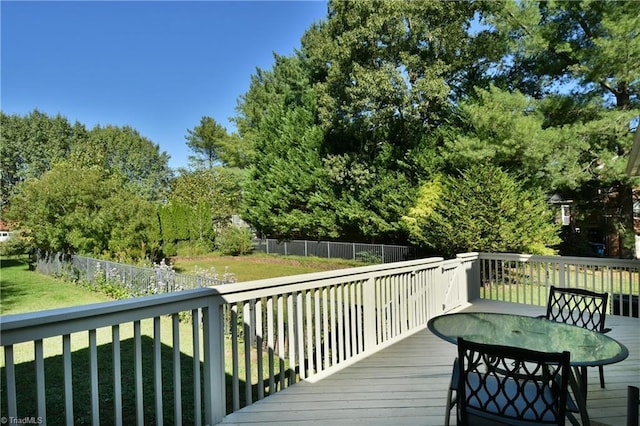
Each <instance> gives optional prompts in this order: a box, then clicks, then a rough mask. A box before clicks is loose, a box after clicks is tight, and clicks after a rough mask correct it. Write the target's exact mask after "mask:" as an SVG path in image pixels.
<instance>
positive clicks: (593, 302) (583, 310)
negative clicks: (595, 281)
mask: <svg viewBox="0 0 640 426" xmlns="http://www.w3.org/2000/svg"><path fill="white" fill-rule="evenodd" d="M608 300H609V294H608V293H596V292H594V291H589V290H583V289H577V288H558V287H554V286H551V289H550V291H549V300H548V301H547V314H546V315H545V318H547V319H549V320H553V321H558V322H564V323H567V324H573V325H577V326H579V327H583V328H586V329H589V330H592V331H597V332H600V333H602V332H604V331H605V327H604V322H605V319H606V315H607V306H608V305H607V303H608Z"/></svg>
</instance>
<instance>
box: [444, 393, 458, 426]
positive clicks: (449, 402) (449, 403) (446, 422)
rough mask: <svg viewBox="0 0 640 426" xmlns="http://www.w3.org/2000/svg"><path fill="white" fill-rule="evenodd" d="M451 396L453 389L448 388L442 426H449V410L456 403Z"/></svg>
mask: <svg viewBox="0 0 640 426" xmlns="http://www.w3.org/2000/svg"><path fill="white" fill-rule="evenodd" d="M452 394H453V389H451V388H449V391H448V392H447V405H446V406H445V409H446V410H447V411H446V412H445V413H444V426H449V421H450V419H451V409H452V408H453V406H454V405H455V404H456V401H455V400H453V398H452Z"/></svg>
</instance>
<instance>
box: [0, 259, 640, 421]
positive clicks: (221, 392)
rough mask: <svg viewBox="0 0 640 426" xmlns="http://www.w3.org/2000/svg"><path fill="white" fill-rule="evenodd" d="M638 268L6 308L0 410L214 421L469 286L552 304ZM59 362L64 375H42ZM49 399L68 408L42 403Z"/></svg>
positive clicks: (399, 274) (338, 279)
mask: <svg viewBox="0 0 640 426" xmlns="http://www.w3.org/2000/svg"><path fill="white" fill-rule="evenodd" d="M639 267H640V262H638V261H618V260H606V259H584V258H580V259H578V258H557V257H535V256H523V255H494V254H474V253H472V254H465V255H460V256H458V258H456V259H452V260H443V259H441V258H431V259H421V260H416V261H409V262H398V263H392V264H384V265H376V266H368V267H361V268H351V269H344V270H339V271H328V272H322V273H314V274H305V275H298V276H293V277H285V278H277V279H269V280H260V281H252V282H245V283H237V284H228V285H222V286H216V287H213V288H203V289H196V290H187V291H183V292H178V293H171V294H163V295H157V296H149V297H143V298H137V299H130V300H126V301H117V302H109V303H101V304H95V305H86V306H77V307H73V308H67V309H56V310H50V311H42V312H34V313H28V314H20V315H8V316H4V317H0V344H1V345H2V346H3V348H4V377H3V378H2V379H3V380H2V381H3V386H6V390H3V394H2V398H3V399H2V401H0V407H1V410H2V412H1V413H0V414H1V415H2V416H5V417H7V418H8V419H21V418H25V417H40V418H41V419H42V420H43V421H45V422H46V421H49V423H52V424H53V423H55V424H58V423H66V424H69V425H72V424H76V423H79V422H86V423H92V424H99V423H100V422H103V423H105V422H106V423H115V424H129V423H134V422H136V423H137V424H149V423H156V424H163V423H174V424H181V423H182V421H183V420H184V421H185V423H189V424H191V423H193V424H203V423H204V424H215V423H218V422H220V421H221V420H222V418H223V417H224V416H225V414H226V413H229V412H232V411H236V410H238V409H239V408H242V407H243V406H246V405H249V404H251V403H252V402H253V401H256V400H259V399H262V398H265V397H267V396H268V395H271V394H273V393H275V392H277V391H279V390H281V389H283V388H285V387H287V386H289V385H291V384H293V383H295V382H296V381H299V380H310V381H315V380H318V379H320V378H322V377H325V376H327V375H329V374H332V373H334V372H336V371H338V370H339V369H341V368H343V367H345V366H347V365H350V364H352V363H354V362H357V361H358V360H359V359H361V358H363V357H365V356H368V355H369V354H372V353H374V352H376V351H378V350H380V349H381V348H383V347H385V346H388V345H390V344H392V343H394V342H396V341H398V340H399V339H402V338H404V337H406V336H407V335H409V334H412V333H414V332H416V331H419V330H421V329H423V328H424V327H425V324H426V322H427V321H428V319H429V318H431V317H433V316H435V315H439V314H441V313H443V312H448V311H451V310H453V309H455V308H457V307H460V306H463V305H465V304H466V303H467V302H469V301H471V300H473V299H475V298H478V297H486V298H493V299H498V300H506V301H512V302H520V303H540V301H542V303H540V304H544V301H545V300H546V294H547V290H548V286H550V285H558V286H579V287H583V288H594V289H596V290H606V291H609V292H611V293H614V292H622V293H623V294H628V295H637V294H638V290H639V288H638V287H639V281H640V278H639V275H640V273H639ZM605 277H606V278H605ZM516 284H522V285H516ZM181 320H182V321H181ZM127 336H131V337H130V338H128V337H127ZM51 339H53V342H52V341H51ZM78 342H79V343H78ZM87 342H88V344H87ZM25 344H26V345H28V346H29V349H31V353H32V354H33V355H32V357H31V359H25V358H24V357H25V355H24V348H23V347H24V345H25ZM78 345H79V347H80V348H82V349H77V347H78ZM51 347H53V348H54V349H51ZM125 347H126V348H132V349H131V350H128V349H126V348H125ZM74 348H76V349H74ZM87 348H88V349H87ZM48 351H53V352H54V353H53V354H50V353H49V352H48ZM83 351H85V352H86V354H85V352H83ZM79 354H80V355H81V356H80V355H79ZM143 355H144V356H143ZM84 356H86V357H87V358H88V362H86V363H85V362H83V360H82V359H80V360H79V357H80V358H81V357H84ZM185 357H186V358H187V360H188V362H186V363H185V362H184V358H185ZM25 360H26V361H28V362H23V361H25ZM56 360H57V361H56ZM55 362H59V364H60V366H59V367H58V368H59V369H61V370H62V376H63V379H61V381H62V382H63V383H56V382H55V380H54V379H50V378H48V377H49V376H54V374H53V373H52V372H51V370H52V368H51V365H52V364H55ZM225 365H226V369H225ZM54 377H55V376H54ZM34 379H35V380H34ZM79 382H80V383H79ZM85 382H86V383H85ZM80 385H84V386H85V387H84V388H83V387H82V386H80ZM85 394H86V395H85ZM25 395H33V397H32V398H30V397H25ZM56 398H58V399H61V402H60V403H59V404H57V405H55V404H54V403H53V402H52V401H53V400H55V399H56ZM25 399H26V401H25ZM52 404H53V405H54V406H56V407H57V408H58V409H60V412H53V410H49V411H48V410H47V407H48V406H51V405H52ZM62 407H64V409H62ZM145 407H152V408H151V409H146V408H145Z"/></svg>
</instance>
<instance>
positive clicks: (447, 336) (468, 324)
mask: <svg viewBox="0 0 640 426" xmlns="http://www.w3.org/2000/svg"><path fill="white" fill-rule="evenodd" d="M428 327H429V330H431V331H432V332H433V333H434V334H435V335H436V336H438V337H440V338H442V339H444V340H447V341H449V342H451V343H456V342H457V339H458V337H462V338H463V339H465V340H471V341H474V342H478V343H485V344H491V345H503V346H516V347H520V348H524V349H532V350H536V351H542V352H562V351H569V352H571V365H574V366H582V365H584V366H593V365H606V364H613V363H615V362H619V361H622V360H624V359H625V358H627V356H628V355H629V351H628V350H627V348H626V347H625V346H624V345H623V344H621V343H620V342H618V341H616V340H615V339H612V338H611V337H609V336H607V335H605V334H601V333H597V332H594V331H590V330H587V329H584V328H582V327H577V326H574V325H569V324H564V323H560V322H555V321H550V320H547V319H544V318H535V317H527V316H522V315H512V314H499V313H489V312H462V313H457V314H446V315H441V316H438V317H435V318H432V319H431V320H429V322H428Z"/></svg>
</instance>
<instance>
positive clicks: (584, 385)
mask: <svg viewBox="0 0 640 426" xmlns="http://www.w3.org/2000/svg"><path fill="white" fill-rule="evenodd" d="M580 386H582V393H583V396H584V400H585V401H586V400H587V367H580Z"/></svg>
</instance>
